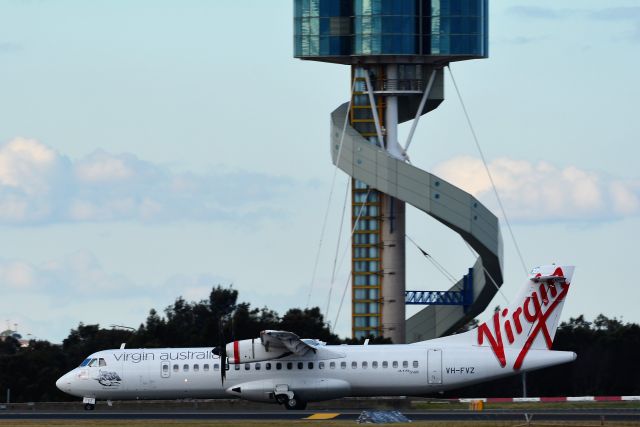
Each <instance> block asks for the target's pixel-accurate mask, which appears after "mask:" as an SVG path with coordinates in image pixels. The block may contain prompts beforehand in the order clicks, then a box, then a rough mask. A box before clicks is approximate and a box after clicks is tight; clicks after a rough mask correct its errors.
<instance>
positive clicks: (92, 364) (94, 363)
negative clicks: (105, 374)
mask: <svg viewBox="0 0 640 427" xmlns="http://www.w3.org/2000/svg"><path fill="white" fill-rule="evenodd" d="M94 366H98V359H91V362H89V367H90V368H93V367H94Z"/></svg>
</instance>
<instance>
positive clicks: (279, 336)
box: [260, 330, 320, 356]
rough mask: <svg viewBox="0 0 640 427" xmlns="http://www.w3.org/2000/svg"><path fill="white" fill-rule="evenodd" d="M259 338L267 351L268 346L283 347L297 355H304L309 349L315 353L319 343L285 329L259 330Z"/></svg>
mask: <svg viewBox="0 0 640 427" xmlns="http://www.w3.org/2000/svg"><path fill="white" fill-rule="evenodd" d="M260 340H261V341H262V345H264V346H265V348H266V349H267V351H269V350H268V349H269V348H283V347H284V348H286V349H287V350H289V351H290V352H291V353H293V354H295V355H298V356H304V355H306V354H308V353H309V352H310V351H312V352H314V353H315V352H316V351H317V347H318V345H319V344H320V343H319V342H317V341H314V340H302V339H300V337H298V336H297V335H296V334H294V333H293V332H287V331H270V330H268V331H262V332H260Z"/></svg>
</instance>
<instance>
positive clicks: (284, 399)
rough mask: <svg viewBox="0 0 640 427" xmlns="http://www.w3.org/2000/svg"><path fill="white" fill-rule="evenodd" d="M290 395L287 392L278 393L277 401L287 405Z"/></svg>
mask: <svg viewBox="0 0 640 427" xmlns="http://www.w3.org/2000/svg"><path fill="white" fill-rule="evenodd" d="M287 400H288V397H287V395H286V394H278V395H277V396H276V402H278V403H279V404H281V405H285V404H286V403H287Z"/></svg>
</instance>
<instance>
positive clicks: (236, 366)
mask: <svg viewBox="0 0 640 427" xmlns="http://www.w3.org/2000/svg"><path fill="white" fill-rule="evenodd" d="M233 368H234V369H235V370H236V371H239V370H240V365H238V364H237V363H236V364H234V365H233Z"/></svg>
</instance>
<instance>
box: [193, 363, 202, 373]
mask: <svg viewBox="0 0 640 427" xmlns="http://www.w3.org/2000/svg"><path fill="white" fill-rule="evenodd" d="M199 370H200V366H199V365H198V364H197V363H196V364H195V365H193V372H198V371H199Z"/></svg>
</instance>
